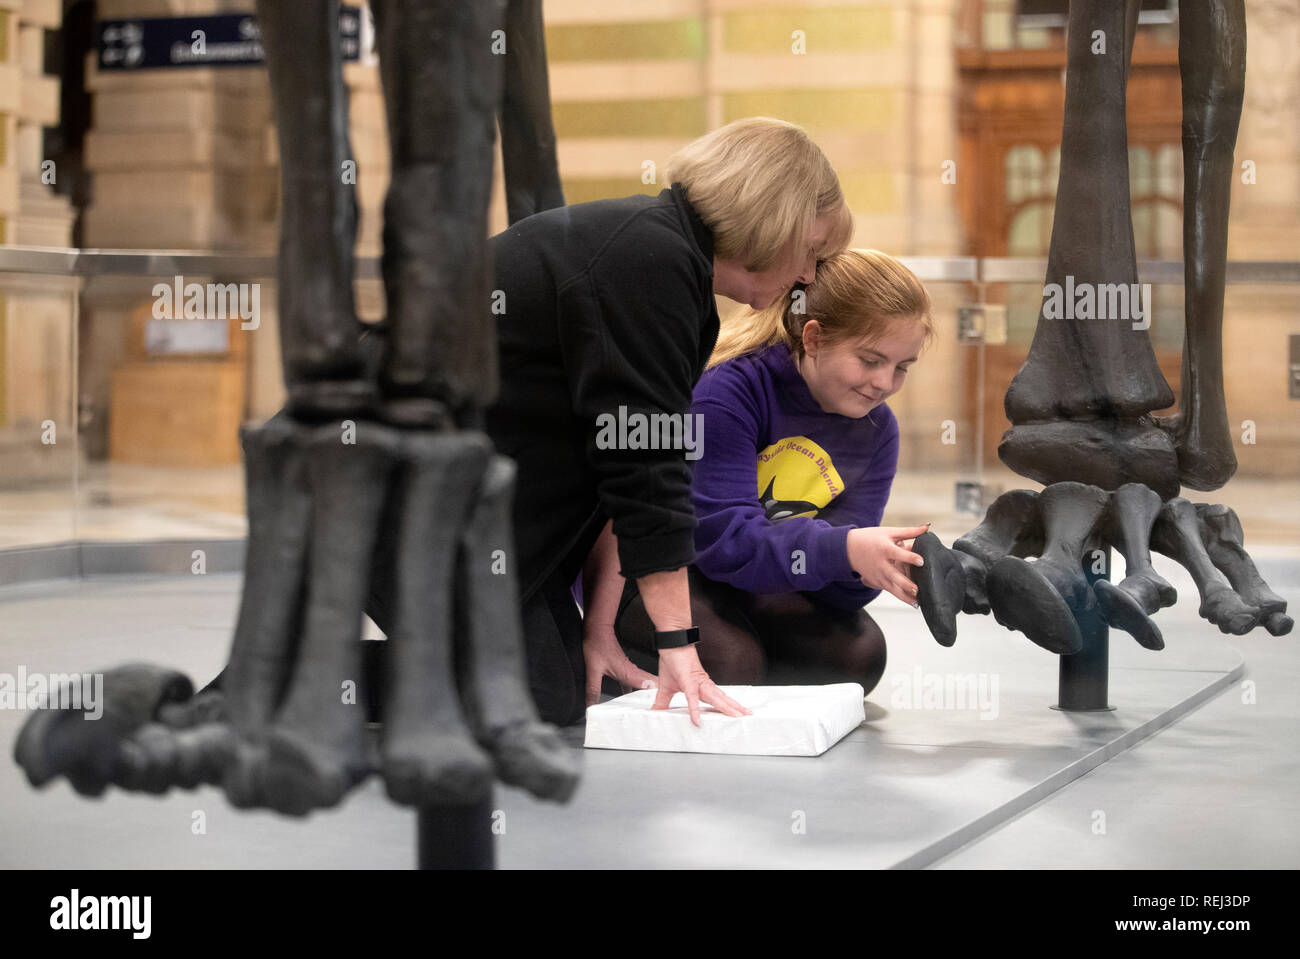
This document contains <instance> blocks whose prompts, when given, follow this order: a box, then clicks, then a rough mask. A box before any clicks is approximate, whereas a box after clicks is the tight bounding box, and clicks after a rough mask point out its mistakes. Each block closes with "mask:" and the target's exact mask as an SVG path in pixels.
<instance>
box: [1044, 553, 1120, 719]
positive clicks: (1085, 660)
mask: <svg viewBox="0 0 1300 959" xmlns="http://www.w3.org/2000/svg"><path fill="white" fill-rule="evenodd" d="M1086 559H1088V556H1087V555H1086V554H1085V560H1086ZM1106 566H1107V568H1106V569H1105V570H1104V571H1103V572H1102V573H1101V574H1099V575H1097V574H1094V573H1093V572H1092V571H1091V569H1090V568H1089V567H1090V564H1089V563H1085V566H1084V575H1085V576H1086V577H1087V578H1088V586H1089V588H1091V587H1092V584H1093V583H1095V582H1097V581H1098V580H1103V579H1109V578H1110V551H1109V550H1107V553H1106ZM1074 615H1075V621H1076V622H1078V624H1079V632H1080V633H1082V634H1083V649H1081V650H1079V652H1077V653H1075V654H1074V655H1073V656H1062V657H1061V669H1060V680H1059V682H1058V688H1057V699H1058V702H1057V704H1056V705H1055V706H1053V707H1052V708H1053V709H1063V710H1066V711H1069V712H1103V711H1106V710H1111V709H1114V708H1115V707H1114V706H1111V705H1109V704H1108V703H1107V697H1108V694H1109V684H1110V628H1109V627H1108V626H1107V625H1106V621H1105V620H1104V619H1102V618H1101V610H1100V607H1098V606H1094V607H1093V608H1092V609H1091V610H1089V611H1087V612H1083V613H1077V612H1076V613H1075V614H1074Z"/></svg>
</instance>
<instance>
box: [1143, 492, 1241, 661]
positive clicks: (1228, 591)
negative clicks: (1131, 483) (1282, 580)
mask: <svg viewBox="0 0 1300 959" xmlns="http://www.w3.org/2000/svg"><path fill="white" fill-rule="evenodd" d="M1151 547H1152V549H1155V550H1157V551H1158V552H1161V553H1163V554H1164V555H1166V556H1168V557H1169V558H1170V559H1173V560H1176V561H1177V562H1178V563H1179V564H1181V565H1182V566H1183V567H1185V568H1186V569H1187V571H1188V572H1189V573H1191V574H1192V579H1193V580H1194V581H1195V583H1196V588H1197V590H1199V591H1200V594H1201V606H1200V614H1201V616H1202V617H1204V618H1205V619H1208V620H1209V621H1210V622H1211V623H1214V624H1215V625H1216V626H1218V627H1219V630H1220V631H1221V632H1224V633H1233V634H1234V635H1237V636H1241V635H1243V634H1245V633H1248V632H1250V631H1251V630H1252V629H1254V628H1255V626H1256V625H1257V624H1258V623H1259V621H1260V610H1259V608H1258V607H1256V606H1252V605H1250V604H1249V603H1247V602H1246V601H1245V600H1243V599H1242V598H1241V597H1240V596H1238V595H1237V594H1236V593H1235V592H1234V591H1233V589H1232V586H1231V585H1230V584H1229V583H1228V581H1227V580H1226V579H1225V578H1224V576H1223V574H1222V573H1220V572H1219V571H1218V570H1217V569H1215V568H1214V564H1213V563H1212V562H1210V557H1209V555H1208V554H1207V553H1206V551H1205V544H1204V542H1203V540H1202V537H1201V522H1200V520H1199V518H1198V517H1197V514H1196V510H1195V508H1194V507H1193V506H1192V504H1191V503H1189V502H1188V501H1187V500H1185V499H1183V498H1182V497H1181V496H1177V497H1174V498H1173V499H1171V500H1169V502H1167V503H1165V504H1164V506H1162V507H1161V509H1160V515H1159V516H1158V517H1157V518H1156V522H1155V525H1154V526H1153V527H1152V529H1151Z"/></svg>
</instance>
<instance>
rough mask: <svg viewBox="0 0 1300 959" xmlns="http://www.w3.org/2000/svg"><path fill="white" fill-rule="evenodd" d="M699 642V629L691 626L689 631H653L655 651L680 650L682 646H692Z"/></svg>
mask: <svg viewBox="0 0 1300 959" xmlns="http://www.w3.org/2000/svg"><path fill="white" fill-rule="evenodd" d="M699 641H700V627H698V626H692V627H691V628H690V629H668V630H663V631H662V632H661V631H659V630H655V649H680V648H681V647H683V646H694V645H695V644H696V643H698V642H699Z"/></svg>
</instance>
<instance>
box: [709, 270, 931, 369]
mask: <svg viewBox="0 0 1300 959" xmlns="http://www.w3.org/2000/svg"><path fill="white" fill-rule="evenodd" d="M801 293H802V295H800V294H801ZM906 319H915V320H916V322H918V323H920V324H921V328H922V329H923V330H924V331H925V340H924V344H923V345H928V344H929V343H930V341H931V340H932V339H933V338H934V321H933V319H931V317H930V294H929V293H928V292H926V289H925V287H924V286H923V285H922V284H921V281H920V280H918V279H917V278H916V274H915V273H913V272H912V271H911V270H909V269H908V268H907V267H905V266H903V264H902V263H900V262H898V260H896V259H894V258H893V257H892V256H889V255H888V254H886V253H881V252H880V251H879V250H845V251H844V252H843V253H840V254H838V255H836V256H833V257H831V258H830V259H829V260H826V261H825V262H824V263H818V264H817V276H816V278H815V279H814V280H813V282H812V283H810V284H808V285H807V286H796V287H795V288H794V290H793V291H791V293H790V294H789V295H788V296H786V297H785V298H784V299H782V300H778V301H777V303H776V304H775V305H774V306H771V307H768V308H767V309H766V310H746V311H743V312H741V313H740V314H739V315H737V316H735V317H734V318H732V319H730V320H728V321H727V322H726V323H724V324H723V326H722V329H721V331H720V332H719V334H718V342H717V345H716V346H715V347H714V348H713V354H712V355H711V356H710V357H709V364H708V365H709V366H710V367H713V366H717V365H718V364H719V363H722V362H725V361H726V360H730V359H733V358H735V357H737V356H743V355H745V354H746V353H752V352H754V351H756V350H761V349H763V348H764V347H767V346H771V345H773V344H774V343H785V345H786V346H788V347H789V348H790V352H791V354H793V355H794V356H795V357H796V358H797V357H802V356H803V351H804V350H803V328H804V324H806V323H807V322H808V321H809V320H816V321H817V322H818V324H819V325H820V326H821V328H822V336H823V337H824V339H823V340H822V342H823V343H825V344H826V345H827V346H834V345H835V344H836V343H843V342H845V341H856V340H862V341H864V342H866V343H868V344H870V343H873V342H876V341H877V340H879V339H881V338H882V337H883V336H885V335H886V333H887V332H888V331H889V329H890V326H891V325H892V324H893V323H894V321H896V320H906Z"/></svg>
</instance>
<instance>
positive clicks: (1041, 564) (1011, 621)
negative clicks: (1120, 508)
mask: <svg viewBox="0 0 1300 959" xmlns="http://www.w3.org/2000/svg"><path fill="white" fill-rule="evenodd" d="M1108 501H1109V498H1108V497H1107V495H1106V493H1105V492H1104V491H1103V490H1101V489H1098V488H1097V487H1095V486H1088V485H1085V484H1083V483H1054V484H1052V485H1051V486H1049V487H1047V488H1046V489H1044V490H1043V491H1042V492H1041V493H1040V494H1039V495H1038V507H1039V512H1040V514H1041V516H1042V520H1043V532H1044V538H1045V540H1046V543H1045V545H1044V547H1043V554H1042V556H1041V557H1040V558H1039V559H1038V560H1037V561H1035V562H1026V561H1025V560H1024V559H1021V558H1019V557H1016V556H1005V557H1003V558H1002V559H1000V560H998V561H997V562H996V563H995V564H994V565H993V568H992V569H990V570H989V572H988V580H987V585H988V594H989V604H990V605H991V606H992V609H993V615H994V618H996V619H997V621H998V622H999V623H1000V624H1002V625H1003V626H1006V627H1007V628H1009V629H1014V630H1020V631H1021V632H1023V633H1024V634H1025V635H1026V636H1027V637H1029V639H1030V640H1031V641H1032V642H1034V643H1035V644H1037V645H1038V646H1041V647H1042V648H1043V649H1046V650H1048V651H1049V652H1053V653H1058V654H1060V655H1072V654H1074V653H1077V652H1078V651H1079V650H1080V649H1082V648H1083V636H1082V634H1081V633H1080V632H1079V625H1078V623H1077V621H1076V620H1075V613H1076V612H1084V611H1086V610H1088V609H1091V608H1092V607H1093V605H1094V603H1095V600H1094V598H1093V593H1092V590H1090V589H1089V588H1088V581H1087V579H1086V578H1085V576H1084V574H1083V566H1082V557H1083V553H1084V547H1085V545H1086V544H1087V543H1089V541H1090V540H1091V538H1092V534H1093V529H1094V527H1095V526H1096V525H1097V523H1098V522H1099V521H1100V519H1101V517H1102V515H1103V514H1104V512H1105V509H1106V505H1107V503H1108Z"/></svg>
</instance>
